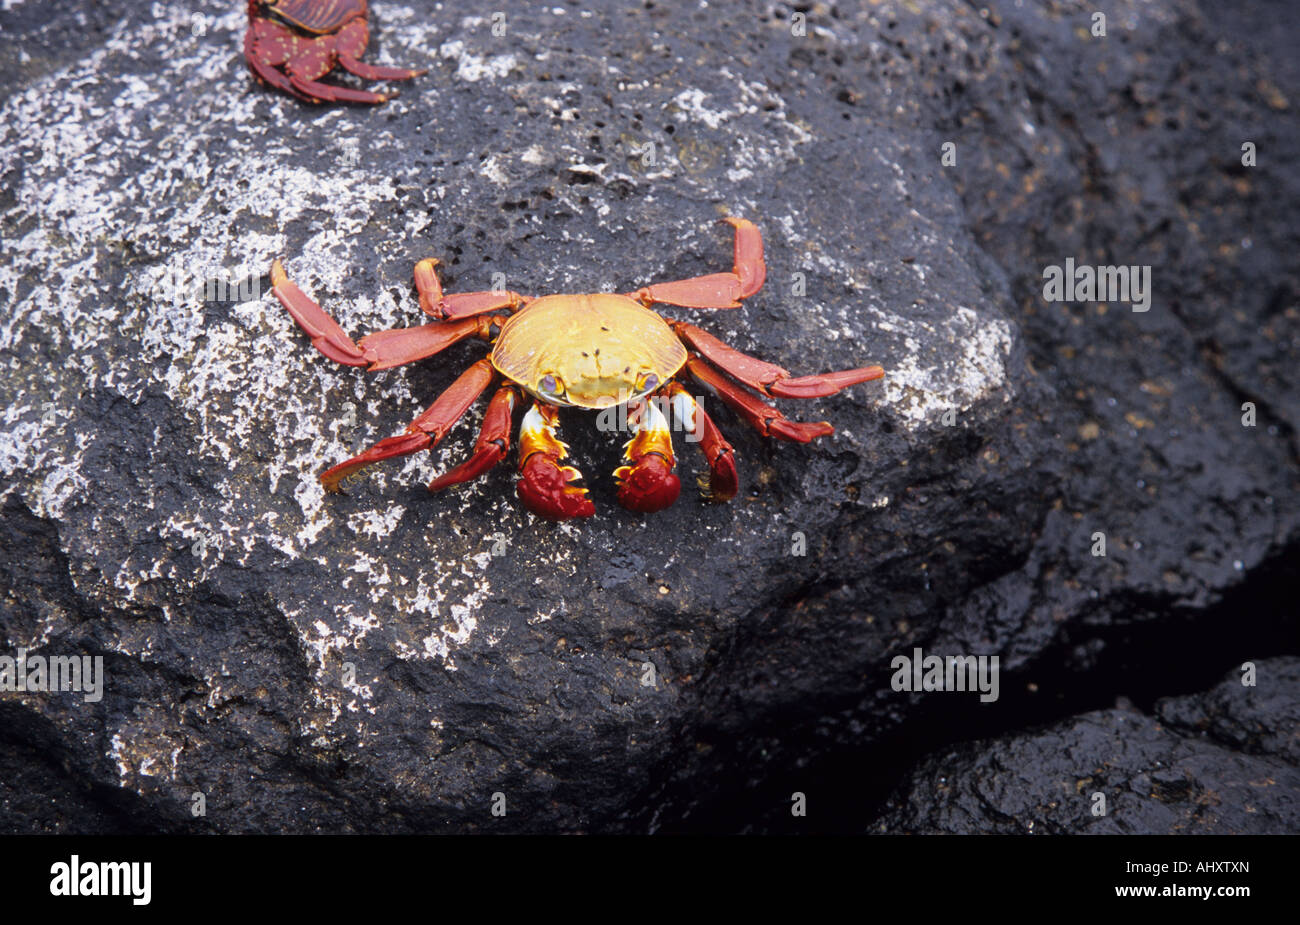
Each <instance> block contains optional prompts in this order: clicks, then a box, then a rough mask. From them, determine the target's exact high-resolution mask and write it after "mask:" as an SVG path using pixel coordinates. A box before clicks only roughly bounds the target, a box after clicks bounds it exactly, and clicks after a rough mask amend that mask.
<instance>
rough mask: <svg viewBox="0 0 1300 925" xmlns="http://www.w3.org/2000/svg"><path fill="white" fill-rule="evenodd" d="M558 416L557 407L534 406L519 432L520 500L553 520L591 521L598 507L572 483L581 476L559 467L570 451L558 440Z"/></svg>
mask: <svg viewBox="0 0 1300 925" xmlns="http://www.w3.org/2000/svg"><path fill="white" fill-rule="evenodd" d="M558 418H559V412H558V410H557V409H556V407H555V406H554V405H545V404H542V403H541V402H535V403H534V404H533V406H532V407H531V408H529V409H528V413H527V414H525V415H524V421H523V424H522V425H521V426H520V428H519V473H520V479H519V484H518V486H516V490H517V491H518V492H519V500H520V501H522V502H523V503H524V507H526V508H528V510H530V511H532V512H533V513H534V514H537V515H538V516H539V517H546V518H549V519H550V520H568V519H570V518H572V517H590V516H591V515H592V514H594V513H596V508H595V505H593V504H592V503H591V500H590V499H589V498H588V497H587V490H586V489H585V488H581V487H579V486H577V485H574V484H573V483H574V482H576V481H577V480H578V479H580V478H582V473H581V472H579V471H578V470H577V469H575V468H573V467H572V466H560V465H559V461H560V460H562V459H564V457H566V456H568V455H569V453H568V449H569V448H568V447H567V446H566V445H565V444H563V443H561V442H560V440H559V438H558V437H556V436H555V429H556V427H557V426H558V424H559V419H558Z"/></svg>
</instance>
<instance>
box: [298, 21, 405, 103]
mask: <svg viewBox="0 0 1300 925" xmlns="http://www.w3.org/2000/svg"><path fill="white" fill-rule="evenodd" d="M337 60H338V59H337V55H336V54H335V51H334V36H332V35H322V36H320V37H318V38H314V39H303V38H300V39H298V43H297V45H296V47H295V49H294V52H293V54H292V55H291V56H290V57H289V62H288V64H287V65H286V66H285V70H287V71H288V72H289V82H290V83H292V84H293V86H294V88H295V89H296V90H298V91H299V92H300V93H303V94H306V95H307V96H310V97H312V98H313V99H314V100H315V101H316V102H321V101H324V102H329V103H340V102H342V103H384V102H387V101H388V99H389V97H390V96H392V95H393V94H389V95H388V96H384V95H383V94H380V93H371V92H370V91H369V90H353V89H351V88H349V87H337V86H331V85H330V84H323V83H320V78H322V77H324V76H325V75H326V74H328V73H329V72H330V71H332V70H333V69H334V63H335V61H337Z"/></svg>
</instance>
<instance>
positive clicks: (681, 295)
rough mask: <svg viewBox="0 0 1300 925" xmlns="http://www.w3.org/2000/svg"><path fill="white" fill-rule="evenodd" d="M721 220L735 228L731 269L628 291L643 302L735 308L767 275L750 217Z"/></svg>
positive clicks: (761, 251) (756, 289)
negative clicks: (730, 270)
mask: <svg viewBox="0 0 1300 925" xmlns="http://www.w3.org/2000/svg"><path fill="white" fill-rule="evenodd" d="M723 221H724V222H726V223H727V224H729V225H731V226H733V227H734V228H735V229H736V242H735V261H734V266H733V268H732V272H730V273H711V274H709V275H708V276H696V277H693V278H691V279H679V280H676V281H675V282H671V283H655V284H654V285H653V286H646V287H645V288H644V289H638V290H637V291H636V292H633V293H629V295H631V297H632V298H634V299H636V300H637V301H638V302H640V303H641V304H642V305H647V306H648V305H652V304H653V303H655V302H659V303H662V304H665V305H680V306H682V307H683V308H739V307H740V300H741V299H747V298H749V297H750V296H752V295H753V294H754V293H756V292H758V290H759V289H761V288H762V287H763V280H764V278H766V276H767V268H766V267H765V266H764V264H763V236H762V234H760V233H759V230H758V227H757V226H756V225H755V224H754V223H753V222H751V221H747V220H745V219H743V218H724V219H723Z"/></svg>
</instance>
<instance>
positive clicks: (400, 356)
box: [271, 218, 884, 520]
mask: <svg viewBox="0 0 1300 925" xmlns="http://www.w3.org/2000/svg"><path fill="white" fill-rule="evenodd" d="M725 221H727V222H728V223H729V224H731V225H732V226H733V227H734V228H735V260H734V266H733V268H732V270H731V272H729V273H713V274H710V275H707V276H697V277H693V278H691V279H683V280H677V281H674V282H667V283H656V284H654V285H652V286H647V287H645V288H643V289H638V290H636V291H635V292H628V293H624V294H621V295H618V294H614V293H588V294H580V295H546V296H541V297H529V296H523V295H520V294H519V293H517V292H508V291H492V292H460V293H444V292H443V291H442V286H441V285H440V283H439V282H438V277H437V275H436V274H435V272H434V268H435V266H436V265H437V261H436V260H432V259H426V260H421V261H420V262H419V263H417V264H416V266H415V286H416V290H417V291H418V293H419V297H420V307H421V308H422V309H424V311H425V312H426V313H427V314H429V315H431V316H432V317H433V318H435V319H436V320H435V321H434V322H433V323H431V324H425V325H421V326H419V327H412V328H400V329H397V330H392V331H379V332H377V333H374V334H371V335H369V336H368V337H365V338H363V339H362V340H361V341H360V342H353V340H352V339H351V338H350V337H348V335H347V334H346V333H344V331H343V329H342V328H341V327H339V325H338V323H337V322H336V321H335V320H334V319H333V318H331V317H330V316H329V315H328V314H326V313H325V311H324V310H323V309H322V308H321V307H320V306H319V305H317V304H316V303H315V302H313V301H312V300H311V299H310V298H309V297H308V296H307V295H306V294H305V293H304V292H303V291H302V290H301V289H299V288H298V287H297V286H296V285H294V284H293V283H292V282H290V281H289V278H288V276H287V275H286V274H285V271H284V266H283V264H282V263H281V262H280V261H279V260H276V261H274V262H273V263H272V265H271V285H272V289H273V291H274V293H275V295H276V298H278V299H279V300H280V302H281V304H283V305H284V307H285V308H286V309H288V310H289V313H290V314H291V315H292V316H293V317H294V319H295V320H296V321H297V322H298V325H299V327H301V328H302V329H303V330H304V331H306V332H307V334H308V335H309V336H310V337H311V340H312V344H314V345H315V347H316V349H318V350H319V351H320V352H321V353H323V354H325V356H327V357H329V358H330V359H331V360H334V361H336V362H338V363H343V364H346V365H348V366H364V367H366V368H367V369H369V370H372V371H373V370H381V369H391V368H392V367H394V366H400V365H402V364H404V363H413V362H415V361H416V360H423V359H425V358H427V357H431V356H433V355H434V354H437V353H439V352H441V351H442V350H445V349H446V348H447V347H450V346H451V345H452V344H454V343H456V342H457V341H461V340H464V339H466V338H478V339H481V340H483V341H486V342H489V343H491V345H492V350H491V353H490V355H489V356H488V357H486V358H484V359H481V360H479V361H478V362H477V363H474V364H473V365H472V366H470V367H469V369H467V370H465V372H464V373H462V374H461V375H460V377H459V378H458V379H456V381H455V382H453V383H452V384H451V386H450V387H449V388H448V389H447V390H446V391H444V392H443V393H442V394H441V395H440V396H439V397H438V399H437V400H436V401H435V402H434V403H433V404H432V405H430V406H429V408H428V410H426V411H425V412H424V413H423V414H421V415H420V416H419V417H418V418H416V419H415V420H414V421H413V422H412V423H411V424H410V426H408V427H407V429H406V433H404V434H401V435H400V436H396V437H389V438H387V439H386V440H380V441H379V442H378V443H376V444H375V445H374V446H372V447H371V448H370V449H368V450H366V451H365V452H364V453H361V454H360V455H358V456H355V457H353V458H352V459H349V460H347V461H346V462H344V463H341V464H339V465H337V466H334V467H333V468H331V469H329V470H327V471H326V472H325V473H324V474H323V475H321V481H322V482H324V484H325V487H326V488H327V489H328V490H330V491H338V490H339V486H340V483H341V482H342V481H343V479H345V478H347V477H348V476H350V475H352V474H354V473H356V472H357V471H359V470H360V469H362V468H363V467H364V466H368V465H370V464H371V463H374V462H378V461H379V460H381V459H388V458H390V457H393V456H405V455H408V454H410V453H418V452H420V451H422V450H428V449H432V448H433V447H435V446H437V444H438V443H439V441H441V440H442V439H443V437H445V436H446V435H447V432H448V431H449V430H450V429H451V427H452V425H454V424H455V423H456V421H457V420H459V419H460V417H461V415H463V414H464V413H465V411H466V410H467V409H468V408H469V406H470V405H471V404H473V403H474V401H475V400H476V399H478V397H479V396H480V395H482V394H483V393H484V392H486V391H487V390H488V389H489V388H492V387H493V386H494V385H495V386H497V388H496V391H495V392H494V394H493V397H492V399H491V401H490V402H489V404H488V407H487V413H486V414H485V416H484V419H483V425H482V429H481V432H480V434H479V437H478V441H477V443H476V444H475V445H474V452H473V453H472V454H471V456H470V457H469V459H467V460H465V461H464V462H463V463H461V464H460V465H459V466H457V467H456V468H454V469H452V470H451V471H450V472H446V473H444V474H443V475H441V476H439V477H438V478H436V479H434V480H433V482H432V483H431V484H430V485H429V490H430V491H439V490H441V489H443V488H447V487H449V486H451V485H456V484H459V483H461V482H466V481H469V480H470V479H474V478H477V477H478V476H481V475H483V474H484V473H486V472H487V471H488V470H489V469H491V468H492V467H493V466H494V465H496V464H497V463H498V462H500V461H501V460H502V459H504V458H505V456H506V453H507V452H508V451H509V449H510V434H511V430H512V419H513V413H514V411H515V409H516V407H517V406H518V405H520V404H521V403H522V401H523V400H524V396H525V395H527V396H531V398H532V400H533V401H532V407H531V408H529V410H528V411H527V412H526V413H525V414H524V418H523V424H522V425H521V428H520V436H519V472H520V479H519V483H518V492H519V497H520V499H521V500H522V501H523V503H524V505H525V507H527V508H528V509H529V510H531V511H533V512H534V513H536V514H539V515H541V516H543V517H548V518H552V519H556V520H564V519H567V518H571V517H587V516H590V515H591V514H593V513H595V508H594V507H593V505H592V503H591V500H590V499H589V498H588V497H587V491H586V489H585V488H582V487H580V486H579V485H578V484H576V483H577V482H578V481H579V479H581V478H582V476H581V473H579V472H578V470H577V469H575V468H573V467H572V466H567V465H564V464H563V461H564V459H565V457H566V456H567V449H568V448H567V447H566V446H565V444H564V443H562V442H560V440H559V438H558V436H557V428H558V411H559V409H560V408H562V407H573V408H585V409H611V408H614V409H617V408H619V407H620V406H625V407H626V410H627V412H628V413H627V420H628V426H629V429H630V430H631V431H632V433H633V436H632V439H631V440H629V441H628V443H627V446H626V448H625V450H624V465H623V466H621V467H620V468H619V469H617V470H616V471H615V473H614V474H615V476H616V477H617V479H618V485H619V487H618V500H619V502H620V503H621V504H622V505H623V506H624V507H626V508H628V509H629V510H633V511H640V512H643V513H650V512H653V511H659V510H662V509H664V508H666V507H668V506H669V505H670V504H672V503H673V502H674V501H675V500H677V495H678V492H679V491H680V487H681V486H680V482H679V480H678V478H677V475H676V474H675V473H674V471H673V470H674V469H675V468H676V465H677V462H676V458H675V456H674V455H673V445H672V437H671V432H670V428H669V422H668V419H667V416H666V415H665V414H664V409H665V408H667V409H668V410H669V411H670V413H671V414H672V415H673V416H674V417H675V418H676V419H677V420H678V421H679V422H680V423H681V425H682V427H683V429H684V430H685V431H686V432H687V434H688V439H689V440H691V441H692V442H696V443H698V444H699V447H700V449H701V450H702V451H703V453H704V456H705V459H706V460H707V462H708V465H709V476H708V478H707V480H705V479H702V480H701V487H702V489H703V493H704V497H705V498H706V499H709V500H713V501H728V500H730V499H731V498H733V497H735V495H736V492H737V490H738V489H739V481H738V478H737V475H736V463H735V453H734V451H733V449H732V447H731V444H729V443H728V442H727V441H726V439H725V438H724V437H723V436H722V434H721V432H720V431H719V430H718V428H717V427H716V426H715V425H714V423H713V421H712V419H710V417H709V416H708V415H707V414H705V412H704V409H703V408H702V407H700V405H699V404H698V403H697V402H696V401H695V399H694V398H693V397H692V396H691V395H690V393H689V392H687V390H686V388H685V387H684V386H682V385H681V384H680V383H679V382H677V381H676V380H674V379H673V377H674V376H675V375H677V373H679V372H680V371H681V370H682V369H685V370H686V371H687V372H688V373H690V375H691V376H692V377H693V378H694V379H695V380H696V381H697V382H698V383H700V384H702V385H704V386H706V387H707V388H709V389H710V390H712V391H713V392H714V393H716V394H717V395H718V397H719V398H721V399H722V401H723V402H725V403H726V404H727V405H729V406H730V407H731V408H732V409H734V410H735V412H736V413H737V414H738V415H739V416H740V417H741V418H742V419H743V420H744V421H746V422H747V423H748V424H750V425H751V426H753V427H754V428H755V429H757V430H758V431H759V433H761V434H764V435H766V436H769V437H776V438H778V439H781V440H791V441H795V442H799V443H807V442H808V441H810V440H812V439H813V438H814V437H821V436H825V435H827V434H830V433H833V432H834V428H833V427H831V425H830V424H829V423H827V422H825V421H819V422H806V421H792V420H790V419H789V418H787V417H786V416H785V415H783V414H782V413H781V412H780V411H778V410H777V409H776V408H775V407H773V406H772V405H771V404H768V402H767V401H765V400H764V399H767V398H816V397H820V396H825V395H831V394H834V393H835V392H838V391H839V390H840V389H843V388H845V387H846V386H850V385H855V384H857V383H859V382H867V381H869V380H871V379H878V378H880V377H881V376H883V375H884V370H882V369H881V368H880V367H879V366H868V367H865V368H862V369H849V370H843V371H840V372H831V373H824V374H822V375H818V376H801V377H798V378H792V377H791V375H790V374H789V373H788V372H786V371H785V370H784V369H782V368H781V367H779V366H775V365H773V364H771V363H767V362H764V361H763V360H759V359H756V358H754V357H751V356H748V355H746V354H744V353H741V352H740V351H738V350H735V349H734V348H732V347H729V346H727V345H726V344H724V343H723V342H722V341H720V340H718V339H717V338H716V337H714V336H713V335H711V334H709V333H707V332H705V331H703V330H701V329H700V328H698V327H696V326H695V325H693V324H688V323H686V322H684V321H674V320H671V319H668V318H665V317H663V316H661V315H659V314H658V313H656V312H655V311H653V310H652V308H651V306H653V305H676V306H680V307H683V308H697V309H725V308H739V307H740V303H741V300H742V299H746V298H748V297H749V296H752V295H753V294H754V293H756V292H758V290H759V288H760V287H761V286H762V285H763V279H764V276H765V275H766V270H765V268H764V265H763V239H762V236H761V235H760V234H759V231H758V228H757V227H755V226H754V224H753V223H752V222H749V221H746V220H744V219H739V218H728V219H725Z"/></svg>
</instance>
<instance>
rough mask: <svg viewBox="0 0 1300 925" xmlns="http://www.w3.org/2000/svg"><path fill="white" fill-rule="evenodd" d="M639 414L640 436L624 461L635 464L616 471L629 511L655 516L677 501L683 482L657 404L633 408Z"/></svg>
mask: <svg viewBox="0 0 1300 925" xmlns="http://www.w3.org/2000/svg"><path fill="white" fill-rule="evenodd" d="M630 410H632V411H633V412H634V413H635V414H636V415H637V432H636V435H635V436H634V437H633V438H632V439H631V440H629V441H628V442H627V447H626V448H625V449H624V451H623V458H624V459H626V460H627V461H628V462H629V463H631V464H632V465H630V466H620V467H619V468H618V469H615V470H614V475H615V477H617V478H618V480H619V484H618V503H619V504H621V505H623V507H625V508H627V509H628V510H629V511H638V512H640V513H642V514H653V513H654V512H655V511H662V510H663V509H664V508H666V507H669V506H670V505H671V504H672V503H673V502H674V501H676V500H677V495H678V494H679V493H680V492H681V489H682V483H681V480H680V479H679V478H677V476H676V475H674V474H673V469H674V468H675V466H676V465H677V462H676V460H675V459H674V458H673V439H672V432H671V431H670V430H669V429H668V421H667V419H666V418H665V417H664V415H663V412H662V411H660V410H659V409H658V407H656V405H655V402H654V401H644V402H641V403H640V405H639V406H637V407H636V408H633V409H630Z"/></svg>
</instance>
